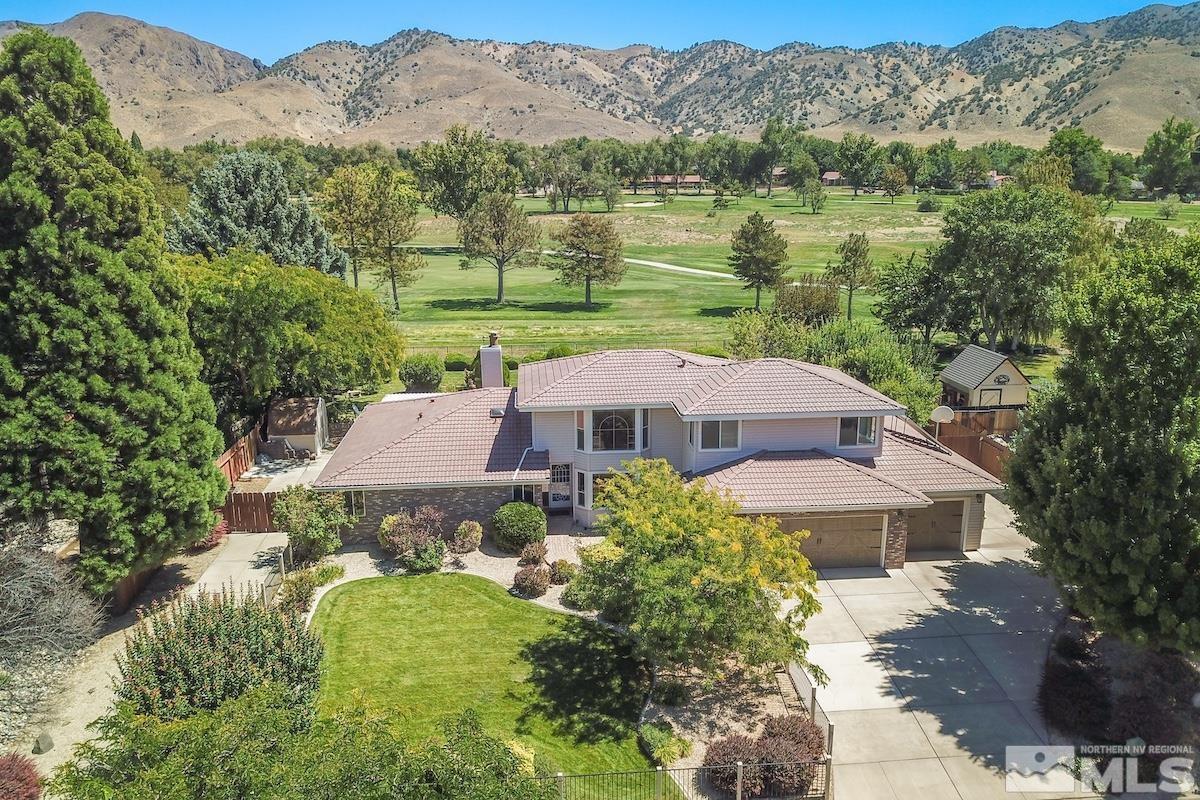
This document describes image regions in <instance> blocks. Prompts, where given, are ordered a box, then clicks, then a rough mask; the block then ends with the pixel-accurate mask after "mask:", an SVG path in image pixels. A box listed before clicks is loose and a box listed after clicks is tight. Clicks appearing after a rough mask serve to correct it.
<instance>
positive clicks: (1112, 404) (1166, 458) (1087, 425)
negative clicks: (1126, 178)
mask: <svg viewBox="0 0 1200 800" xmlns="http://www.w3.org/2000/svg"><path fill="white" fill-rule="evenodd" d="M1198 329H1200V238H1197V237H1192V238H1190V239H1186V240H1185V239H1178V240H1161V241H1159V242H1158V243H1154V242H1147V243H1146V244H1145V245H1144V246H1142V247H1129V248H1125V249H1123V250H1122V251H1121V253H1120V255H1119V257H1118V260H1117V264H1116V265H1115V266H1113V267H1112V268H1110V269H1108V270H1106V271H1105V272H1104V273H1103V274H1102V275H1094V276H1092V277H1090V278H1089V279H1088V280H1087V281H1086V282H1085V283H1084V285H1083V287H1082V289H1081V290H1080V291H1079V292H1078V293H1077V294H1076V295H1074V296H1073V297H1072V299H1071V302H1070V303H1069V305H1068V312H1067V318H1066V324H1065V329H1064V338H1065V341H1066V346H1067V349H1068V350H1069V352H1070V353H1071V355H1069V356H1068V357H1067V359H1066V361H1065V362H1064V363H1063V365H1062V367H1061V368H1060V369H1059V372H1058V381H1057V387H1056V388H1055V389H1054V390H1053V391H1052V392H1051V393H1050V394H1049V395H1048V396H1045V397H1042V398H1039V402H1037V403H1036V404H1035V405H1034V407H1033V408H1032V409H1031V410H1030V411H1029V412H1028V414H1027V417H1026V421H1025V426H1024V431H1023V432H1022V434H1021V435H1020V436H1019V437H1018V439H1017V442H1016V446H1015V452H1014V455H1013V458H1012V461H1011V462H1010V464H1009V470H1008V472H1009V475H1008V485H1009V497H1010V502H1011V504H1012V507H1013V509H1014V510H1015V511H1016V512H1017V524H1018V528H1019V529H1020V530H1021V532H1022V533H1024V534H1025V535H1026V536H1028V537H1029V538H1030V539H1032V540H1033V541H1034V543H1035V545H1036V546H1035V547H1034V551H1033V555H1034V558H1035V559H1036V560H1037V561H1038V562H1039V563H1040V564H1041V565H1042V567H1043V568H1045V570H1046V572H1047V573H1048V574H1049V575H1051V576H1052V577H1053V578H1054V579H1055V581H1056V582H1058V584H1059V585H1061V586H1063V587H1064V588H1065V589H1066V590H1067V591H1068V592H1069V593H1070V594H1071V595H1072V597H1073V602H1072V605H1073V606H1074V607H1075V608H1077V609H1078V610H1079V611H1081V612H1083V613H1085V614H1087V615H1089V616H1091V617H1092V618H1093V619H1094V620H1095V622H1096V625H1097V627H1099V628H1100V629H1102V630H1104V631H1110V632H1112V633H1115V634H1118V635H1120V636H1123V637H1125V638H1128V639H1130V640H1132V641H1134V642H1136V643H1139V644H1146V645H1148V646H1151V647H1156V648H1164V649H1173V650H1179V651H1183V652H1185V653H1191V654H1194V653H1196V652H1200V522H1198V520H1200V469H1197V467H1198V466H1200V417H1198V416H1197V413H1196V411H1197V407H1198V405H1200V402H1198V401H1200V338H1197V336H1196V331H1197V330H1198Z"/></svg>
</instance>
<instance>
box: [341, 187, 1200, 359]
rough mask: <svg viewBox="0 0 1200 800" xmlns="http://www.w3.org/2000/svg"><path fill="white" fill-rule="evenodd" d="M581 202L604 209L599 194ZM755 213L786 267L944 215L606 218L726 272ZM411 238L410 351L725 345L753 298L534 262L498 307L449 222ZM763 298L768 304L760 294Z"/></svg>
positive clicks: (1119, 213)
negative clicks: (785, 253)
mask: <svg viewBox="0 0 1200 800" xmlns="http://www.w3.org/2000/svg"><path fill="white" fill-rule="evenodd" d="M942 201H943V207H950V206H951V205H952V204H953V203H955V202H957V198H956V197H954V196H944V197H942ZM521 203H522V204H523V205H524V206H525V208H526V209H527V210H528V211H529V212H530V214H531V215H533V216H534V218H535V219H536V220H537V221H538V222H539V223H540V224H541V225H542V226H543V233H544V234H545V235H546V239H545V244H546V246H547V247H549V246H551V245H552V242H551V240H550V239H549V233H550V232H551V231H552V230H553V229H554V228H555V227H556V226H559V225H562V224H564V223H565V222H566V220H567V219H568V217H567V216H566V215H563V214H551V213H549V211H548V210H547V207H546V204H545V201H544V200H542V199H540V198H522V200H521ZM588 210H592V211H595V212H597V213H606V214H607V213H608V212H604V211H603V209H602V206H600V205H599V204H594V205H593V206H591V207H590V208H589V209H588ZM754 211H760V212H762V213H763V215H764V216H767V217H768V218H770V219H773V220H775V222H776V225H777V227H778V229H779V230H780V232H781V233H782V234H783V236H784V237H785V238H786V239H787V240H788V242H789V256H790V259H789V264H790V266H791V274H792V276H794V277H798V276H800V275H802V274H804V273H806V272H807V273H815V272H819V271H821V270H822V269H824V267H825V265H826V264H827V263H828V262H830V261H832V260H834V259H835V258H836V257H837V256H836V253H835V248H836V247H837V244H838V242H840V241H841V240H842V239H843V238H844V237H845V236H846V235H847V234H849V233H852V232H856V231H865V232H866V233H867V234H868V236H869V237H870V240H871V253H872V257H873V258H874V259H875V262H876V264H878V265H882V264H885V263H887V262H888V261H890V260H891V259H893V258H895V257H903V256H905V255H907V254H908V253H910V252H912V251H914V250H923V249H925V248H927V247H930V246H933V245H935V244H936V243H937V242H938V241H939V239H940V227H941V222H942V214H941V213H920V212H918V211H917V210H916V197H914V196H913V195H902V196H900V197H897V198H896V201H895V203H891V202H889V201H888V200H887V199H885V198H883V197H881V196H879V195H865V194H864V195H859V196H858V197H854V196H853V194H852V193H851V191H850V190H849V189H834V190H832V191H831V194H830V199H829V202H828V204H827V205H826V206H825V208H824V209H823V210H822V211H821V213H820V214H815V215H814V214H812V213H810V212H809V211H808V210H807V209H805V208H804V207H802V206H801V205H800V203H799V201H798V200H796V199H795V198H794V197H793V196H791V195H790V194H787V193H786V192H780V193H777V194H776V196H775V197H773V198H767V197H765V196H764V197H757V198H756V197H744V198H742V199H741V200H740V201H739V202H738V204H737V205H735V206H733V207H731V208H729V209H728V210H725V211H721V212H716V213H713V211H712V196H711V195H701V196H696V195H688V194H682V195H679V196H678V197H676V198H675V199H674V200H673V201H672V202H671V203H670V204H668V205H666V206H663V205H661V204H657V203H655V202H654V199H653V197H652V196H648V195H645V194H642V195H637V196H634V195H625V197H624V199H623V203H622V205H621V206H620V207H619V208H618V209H617V210H616V211H614V212H612V219H613V221H614V222H615V223H616V225H617V227H618V230H619V231H620V233H621V236H622V238H623V239H624V241H625V255H626V256H627V257H629V258H636V259H643V260H648V261H659V262H664V263H668V264H675V265H678V266H683V267H692V268H697V269H703V270H708V271H713V272H719V273H724V274H728V273H730V267H729V265H728V262H727V260H726V259H727V256H728V255H729V239H730V236H731V234H732V232H733V231H734V229H735V228H736V227H737V226H738V225H740V224H741V223H742V222H743V221H744V220H745V218H746V216H747V215H749V214H750V213H752V212H754ZM1179 212H1180V213H1179V216H1178V217H1176V218H1175V219H1174V220H1171V221H1170V222H1169V223H1168V224H1169V225H1170V227H1172V228H1174V229H1176V230H1178V231H1184V230H1186V229H1187V227H1188V226H1189V225H1193V224H1200V203H1196V204H1191V205H1181V206H1180V207H1179ZM1155 215H1156V208H1155V205H1154V203H1151V202H1119V203H1115V204H1114V205H1113V207H1112V209H1111V210H1110V212H1109V218H1110V219H1112V220H1113V221H1114V222H1116V223H1117V224H1121V223H1122V222H1123V221H1126V220H1128V219H1130V218H1132V217H1154V216H1155ZM416 240H417V242H418V243H419V244H420V245H422V246H423V249H424V252H425V254H426V262H427V266H426V268H425V270H424V271H423V272H422V274H421V276H420V278H419V279H418V280H417V282H416V283H415V284H414V285H413V286H411V287H407V288H405V289H402V291H401V309H400V311H399V313H398V314H396V315H395V318H396V321H397V324H398V325H399V327H400V329H401V330H402V331H403V332H404V334H405V336H406V337H407V339H408V343H409V350H410V351H412V352H421V351H436V352H448V351H470V350H473V349H474V348H475V347H476V346H477V343H478V342H479V341H481V340H482V338H483V337H484V335H485V333H486V331H488V330H493V329H497V330H500V331H501V333H502V335H503V339H504V342H505V345H506V346H507V347H509V348H510V350H511V352H514V353H516V354H521V353H524V352H528V351H532V350H544V349H545V348H547V347H549V346H551V345H556V344H566V345H570V346H573V347H578V348H584V347H588V348H599V347H639V346H641V347H649V346H669V347H681V348H686V347H693V348H695V347H723V346H725V344H726V331H727V328H728V318H729V317H730V316H731V315H732V314H733V313H734V312H735V311H737V310H738V309H739V308H747V307H750V306H751V305H753V302H754V298H753V294H752V293H751V292H750V291H748V290H744V289H742V287H741V285H740V284H739V283H737V282H735V281H732V280H728V281H727V280H722V279H720V278H716V277H703V276H695V275H685V274H679V273H672V272H668V271H664V270H660V269H655V268H653V267H646V266H640V265H630V266H629V269H628V272H627V273H626V275H625V279H624V281H623V282H622V283H621V284H620V285H619V286H617V287H612V288H605V287H598V288H596V290H595V299H596V300H597V306H596V307H595V308H593V309H587V308H585V307H584V305H583V302H582V301H583V290H582V289H581V288H569V287H565V286H562V285H560V284H558V283H557V282H556V281H555V273H553V272H551V271H550V270H548V269H544V268H540V267H539V268H534V269H527V270H520V271H514V272H510V273H509V274H508V275H507V276H506V285H507V291H506V295H507V298H508V300H507V302H505V303H504V304H503V305H496V304H495V303H494V302H493V300H494V297H495V282H496V278H495V273H494V272H493V271H492V270H490V269H488V268H486V267H481V268H477V269H474V270H462V269H460V268H459V261H460V258H459V255H458V253H457V251H456V249H455V244H456V231H455V226H454V223H453V220H450V219H448V218H446V217H440V218H438V217H434V216H432V215H431V214H428V213H425V214H423V216H422V219H421V223H420V231H419V233H418V235H417V239H416ZM364 285H365V286H366V287H367V288H368V289H375V290H376V291H379V293H380V297H381V299H382V300H384V302H385V303H386V304H389V305H390V297H389V295H388V293H387V291H386V290H384V289H383V288H381V287H380V288H376V287H375V284H374V282H373V281H372V279H371V278H370V277H369V276H365V277H364ZM764 300H765V301H766V302H768V303H769V302H770V297H769V294H768V296H766V297H764ZM876 300H877V298H876V297H874V296H872V295H870V294H861V293H860V294H859V295H857V296H856V297H855V303H854V313H855V315H856V316H860V317H864V318H871V317H872V312H871V308H872V306H873V305H874V303H875V302H876ZM1035 369H1036V368H1035Z"/></svg>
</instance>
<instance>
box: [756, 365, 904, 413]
mask: <svg viewBox="0 0 1200 800" xmlns="http://www.w3.org/2000/svg"><path fill="white" fill-rule="evenodd" d="M779 360H780V361H783V362H784V363H786V364H788V365H789V366H791V367H793V368H795V369H798V370H801V371H802V372H807V373H808V374H810V375H816V376H817V377H821V378H825V380H829V381H833V382H834V383H836V384H838V385H839V386H844V387H846V388H847V389H851V390H853V391H856V392H858V393H859V394H861V395H863V396H864V397H870V398H871V399H873V400H878V399H880V398H883V399H884V400H887V401H888V402H889V403H895V404H896V405H897V406H898V407H900V408H905V410H907V408H906V407H905V406H904V405H902V404H900V403H896V401H895V400H893V399H892V398H890V397H888V396H887V395H885V394H884V393H883V392H880V391H878V390H876V389H872V388H871V387H870V386H867V384H865V383H863V382H862V381H860V380H858V379H857V378H852V377H850V376H849V375H847V374H846V373H845V372H843V371H842V370H840V369H838V368H837V367H831V366H828V365H826V364H812V363H809V362H807V361H801V360H799V359H796V358H781V359H779ZM812 367H817V368H819V369H827V370H830V371H831V372H834V373H836V374H835V375H823V374H821V373H819V372H816V371H815V370H813V369H811V368H812ZM838 376H844V377H845V378H846V380H842V379H841V378H840V377H838ZM863 389H866V390H867V391H863Z"/></svg>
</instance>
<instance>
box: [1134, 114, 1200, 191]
mask: <svg viewBox="0 0 1200 800" xmlns="http://www.w3.org/2000/svg"><path fill="white" fill-rule="evenodd" d="M1198 142H1200V134H1198V133H1197V129H1196V126H1195V124H1193V123H1192V122H1190V121H1189V120H1184V119H1176V118H1175V117H1171V118H1170V119H1168V120H1167V121H1166V122H1164V123H1163V126H1162V128H1160V129H1159V130H1156V131H1155V132H1154V133H1152V134H1150V138H1148V139H1146V147H1145V149H1144V150H1142V158H1141V161H1142V165H1143V168H1144V170H1145V172H1144V175H1145V181H1146V185H1147V186H1148V187H1150V188H1151V189H1154V190H1157V191H1160V192H1163V193H1165V194H1171V193H1172V192H1186V191H1189V190H1191V189H1195V188H1197V187H1198V185H1200V164H1198V163H1197V160H1195V157H1196V155H1197V147H1198Z"/></svg>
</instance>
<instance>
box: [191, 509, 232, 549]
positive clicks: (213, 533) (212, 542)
mask: <svg viewBox="0 0 1200 800" xmlns="http://www.w3.org/2000/svg"><path fill="white" fill-rule="evenodd" d="M228 535H229V523H228V522H226V521H225V519H224V517H221V518H219V519H218V520H217V524H216V525H213V526H212V529H211V530H210V531H209V532H208V535H207V536H205V537H204V538H203V539H201V540H200V541H198V542H196V549H197V550H211V549H213V548H214V547H216V546H217V545H219V544H220V543H221V540H222V539H224V538H225V537H226V536H228Z"/></svg>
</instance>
